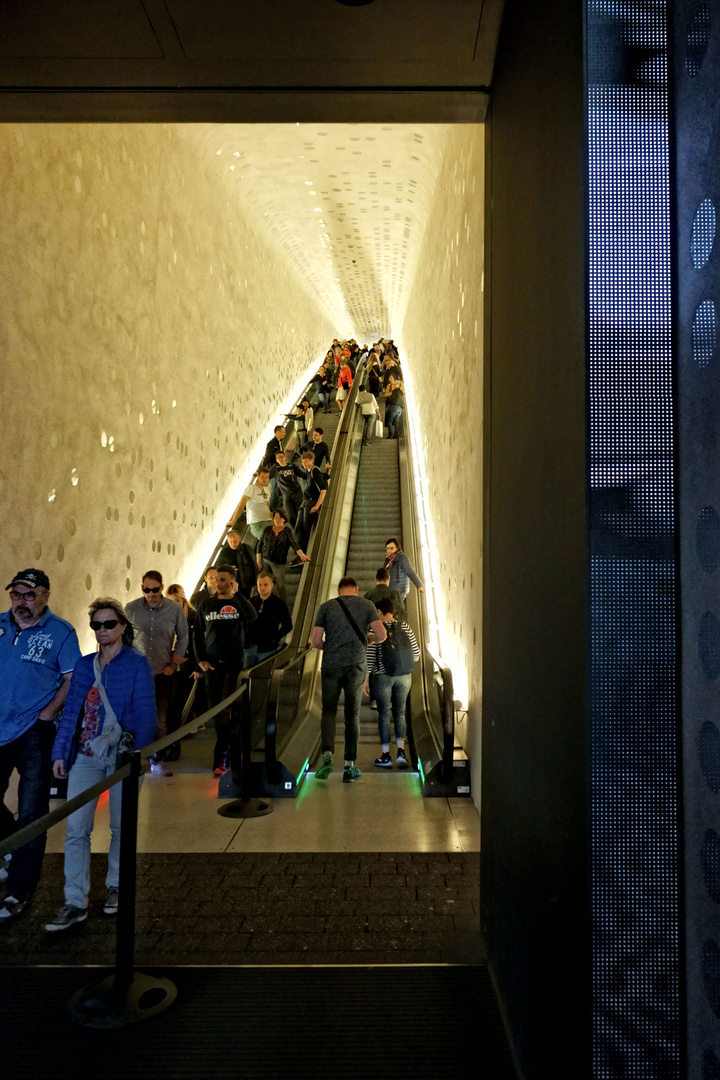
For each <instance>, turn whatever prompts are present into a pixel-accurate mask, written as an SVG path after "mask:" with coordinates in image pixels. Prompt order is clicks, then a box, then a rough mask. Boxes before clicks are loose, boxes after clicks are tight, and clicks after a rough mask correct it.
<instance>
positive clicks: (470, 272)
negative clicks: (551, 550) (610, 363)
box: [396, 125, 484, 805]
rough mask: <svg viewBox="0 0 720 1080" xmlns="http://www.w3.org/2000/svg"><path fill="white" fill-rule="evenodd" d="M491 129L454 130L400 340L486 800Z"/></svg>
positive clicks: (468, 741)
mask: <svg viewBox="0 0 720 1080" xmlns="http://www.w3.org/2000/svg"><path fill="white" fill-rule="evenodd" d="M483 169H484V137H483V128H481V127H479V126H474V125H472V126H471V125H466V126H457V127H454V128H450V129H448V136H447V144H446V148H445V154H444V159H443V167H442V171H441V172H440V174H439V176H438V179H437V183H436V188H435V197H434V200H433V210H432V212H431V214H430V216H429V218H428V222H427V224H426V227H425V234H424V239H423V245H422V250H421V253H420V257H419V260H418V271H417V274H416V276H415V279H414V282H413V285H412V289H411V290H410V295H409V299H408V306H407V309H406V313H405V319H404V322H403V326H402V330H401V331H399V332H398V334H397V336H396V340H397V341H398V344H399V347H400V348H401V349H402V353H403V355H404V356H405V359H406V369H407V376H408V381H409V383H410V386H409V394H410V396H411V400H412V403H413V404H414V407H415V417H414V423H415V425H416V431H417V434H418V440H417V445H419V446H420V448H421V450H420V454H421V458H422V470H423V472H424V475H425V486H426V493H427V504H428V507H429V513H430V517H431V519H432V524H433V531H434V542H433V540H432V537H431V544H432V546H433V547H434V549H435V550H434V551H433V552H432V554H431V560H430V561H431V563H432V580H433V584H434V589H435V596H436V603H437V609H438V616H439V623H440V648H441V650H442V654H443V659H444V660H445V662H446V663H447V664H449V666H450V667H451V668H452V670H453V677H454V683H455V693H456V696H457V697H458V698H459V699H460V700H461V701H462V703H463V704H464V705H466V706H467V707H468V712H467V718H466V719H465V720H464V721H463V722H462V723H461V724H460V725H459V727H458V734H459V736H460V739H461V741H462V742H463V745H465V746H466V748H467V751H468V755H469V757H470V759H471V765H472V792H473V798H474V800H475V802H477V804H478V805H479V797H480V704H481V612H482V535H483V531H482V515H483V459H482V439H483V409H482V393H483V346H482V335H483V257H484V249H483V198H484V184H483Z"/></svg>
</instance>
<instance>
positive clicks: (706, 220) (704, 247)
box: [690, 199, 716, 270]
mask: <svg viewBox="0 0 720 1080" xmlns="http://www.w3.org/2000/svg"><path fill="white" fill-rule="evenodd" d="M715 227H716V221H715V207H714V206H713V204H712V201H711V200H710V199H703V201H702V202H701V203H700V205H699V206H698V208H697V210H696V211H695V217H694V218H693V223H692V235H691V237H690V258H691V259H692V264H693V266H694V267H695V269H696V270H699V269H700V267H701V266H704V265H705V263H706V262H707V261H708V259H709V258H710V255H711V254H712V249H713V244H714V243H715Z"/></svg>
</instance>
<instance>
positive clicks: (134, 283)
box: [0, 124, 338, 648]
mask: <svg viewBox="0 0 720 1080" xmlns="http://www.w3.org/2000/svg"><path fill="white" fill-rule="evenodd" d="M191 135H192V131H191V129H183V128H182V127H181V126H179V125H126V124H122V125H110V124H108V125H104V124H102V125H57V124H56V125H29V124H28V125H25V124H23V125H19V124H18V125H0V192H1V195H0V206H1V207H2V210H1V212H2V220H3V226H2V234H1V235H2V241H1V246H0V264H1V265H2V267H3V272H2V275H0V310H1V311H2V319H0V353H1V354H2V357H3V386H2V404H1V406H0V410H1V412H0V420H1V421H2V422H1V423H0V496H1V497H2V502H3V505H4V507H5V513H4V543H3V545H2V548H1V549H0V574H1V575H4V576H2V579H1V580H0V586H4V584H5V583H6V582H7V581H9V580H10V578H11V576H12V574H13V573H14V572H15V571H16V570H18V569H21V568H23V567H25V566H29V565H36V566H41V567H42V568H44V569H45V570H46V572H47V573H48V575H49V577H50V581H51V585H52V596H51V605H52V607H53V609H54V610H55V611H56V612H57V613H58V614H60V615H62V616H64V617H66V618H68V619H70V621H71V622H73V623H74V624H75V625H76V626H77V627H78V628H79V630H80V633H81V644H82V645H83V647H84V648H90V647H91V645H92V642H91V640H90V635H89V632H86V631H85V630H84V627H85V626H86V609H87V604H88V602H89V601H90V600H92V599H93V598H94V597H95V596H97V595H99V594H111V595H115V596H118V597H119V598H120V599H121V600H123V601H124V600H127V599H130V598H131V597H132V596H135V595H137V594H138V591H139V584H140V578H141V575H142V573H143V572H144V571H146V570H148V569H150V568H155V569H159V570H160V571H161V572H162V573H163V575H164V577H165V580H166V582H170V581H180V582H182V583H183V584H184V585H185V587H186V589H187V588H189V587H191V586H192V585H194V583H195V580H196V579H197V576H198V575H199V573H200V571H201V569H202V565H203V563H204V560H205V558H206V557H207V554H208V552H209V550H210V549H211V548H212V545H213V542H214V540H215V539H216V538H217V535H218V532H219V530H220V528H221V527H222V524H223V523H224V521H225V520H227V516H228V514H229V512H230V509H231V507H232V505H233V504H234V502H235V500H236V499H237V498H238V497H239V494H240V493H241V490H242V487H243V486H244V483H245V482H246V480H247V476H248V473H249V472H250V471H251V468H252V467H253V466H254V463H255V460H256V456H257V450H258V448H259V445H260V444H263V445H264V442H265V440H266V438H267V430H268V427H269V426H271V425H272V424H273V423H275V422H277V420H278V419H279V418H280V416H281V413H282V410H283V409H284V408H285V407H286V405H287V403H288V402H289V401H290V400H291V398H292V395H293V391H296V392H299V391H300V389H301V388H302V383H303V380H304V379H305V378H306V376H307V374H308V372H309V370H310V369H311V368H312V366H313V365H314V364H315V362H316V360H317V359H318V357H319V356H321V355H323V354H324V351H325V349H326V348H327V342H328V341H329V340H331V339H332V337H333V336H334V335H335V334H336V333H338V328H337V327H335V326H334V325H332V324H331V323H330V321H328V318H327V315H326V314H325V312H323V311H322V310H320V309H319V307H318V301H317V298H315V299H314V298H313V296H312V295H310V294H309V293H308V291H307V290H306V289H305V288H304V286H303V282H302V279H301V276H300V275H299V274H298V273H297V272H296V271H295V270H294V268H293V267H292V264H291V263H290V262H289V260H287V259H286V257H285V256H284V255H283V254H282V252H280V251H276V250H273V249H272V247H271V246H270V245H269V243H268V241H267V238H266V236H265V235H263V234H258V233H256V232H255V230H254V229H253V227H252V222H250V221H249V220H248V219H247V217H246V216H243V213H242V211H241V210H240V208H239V206H238V203H237V200H236V199H235V198H234V196H233V193H232V189H231V187H230V186H229V185H228V186H227V188H225V187H223V182H222V179H219V178H218V174H217V170H214V171H211V169H210V167H209V163H208V162H207V161H206V160H204V159H203V156H202V154H199V153H198V148H197V146H196V145H195V144H194V143H193V141H192V138H191Z"/></svg>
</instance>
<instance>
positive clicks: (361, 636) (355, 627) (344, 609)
mask: <svg viewBox="0 0 720 1080" xmlns="http://www.w3.org/2000/svg"><path fill="white" fill-rule="evenodd" d="M336 599H337V602H338V604H339V605H340V607H341V608H342V612H343V615H344V616H345V618H346V619H347V621H348V622H349V623H350V625H351V626H352V628H353V630H354V631H355V635H356V637H357V638H358V640H359V641H360V642H361V643H362V644H363V645H364V646H365V647H366V648H367V643H368V642H367V638H366V637H365V635H364V634H361V633H360V630H359V628H358V624H357V623H356V622H355V620H354V619H353V617H352V615H351V614H350V612H349V611H348V606H347V604H346V603H345V601H344V600H342V599H341V598H340V597H339V596H338V597H336Z"/></svg>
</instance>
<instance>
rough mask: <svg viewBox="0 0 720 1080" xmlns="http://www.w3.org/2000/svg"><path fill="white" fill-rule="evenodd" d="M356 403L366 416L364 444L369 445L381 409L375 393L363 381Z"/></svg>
mask: <svg viewBox="0 0 720 1080" xmlns="http://www.w3.org/2000/svg"><path fill="white" fill-rule="evenodd" d="M355 404H356V405H359V406H360V411H361V412H362V414H363V416H364V417H365V431H364V432H363V446H368V445H369V444H370V440H371V439H372V434H373V428H374V427H375V421H376V420H379V419H380V409H379V408H378V403H377V401H376V399H375V395H374V394H371V393H370V391H369V390H367V389H366V387H365V383H363V385H362V387H361V389H360V393H359V394H358V396H357V398H356V399H355Z"/></svg>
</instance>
